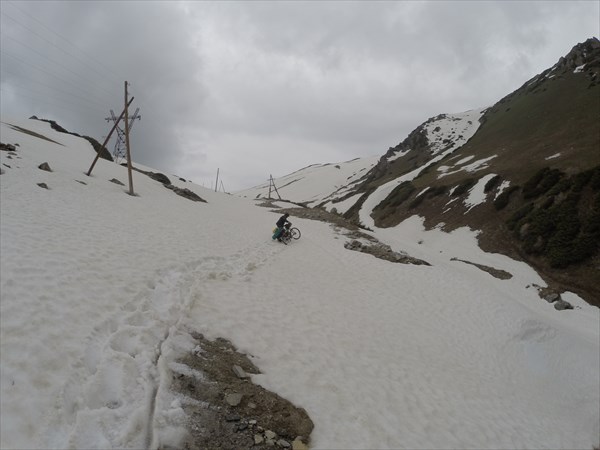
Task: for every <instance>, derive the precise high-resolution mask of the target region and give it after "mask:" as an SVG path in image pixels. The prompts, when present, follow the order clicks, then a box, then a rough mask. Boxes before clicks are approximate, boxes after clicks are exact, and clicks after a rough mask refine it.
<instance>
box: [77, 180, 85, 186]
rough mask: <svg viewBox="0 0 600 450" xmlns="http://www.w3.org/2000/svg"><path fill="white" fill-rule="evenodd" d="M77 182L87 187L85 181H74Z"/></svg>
mask: <svg viewBox="0 0 600 450" xmlns="http://www.w3.org/2000/svg"><path fill="white" fill-rule="evenodd" d="M75 181H77V182H78V183H79V184H85V185H86V186H87V183H86V182H85V181H81V180H75Z"/></svg>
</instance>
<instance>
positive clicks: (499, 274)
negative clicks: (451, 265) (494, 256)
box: [450, 258, 513, 280]
mask: <svg viewBox="0 0 600 450" xmlns="http://www.w3.org/2000/svg"><path fill="white" fill-rule="evenodd" d="M450 261H460V262H464V263H465V264H470V265H472V266H475V267H477V268H478V269H480V270H483V271H484V272H487V273H489V274H490V275H491V276H493V277H494V278H498V279H500V280H510V279H511V278H512V277H513V276H512V274H511V273H510V272H507V271H506V270H502V269H496V268H494V267H490V266H484V265H483V264H477V263H474V262H471V261H465V260H464V259H458V258H450Z"/></svg>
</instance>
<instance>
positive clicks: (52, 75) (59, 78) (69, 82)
mask: <svg viewBox="0 0 600 450" xmlns="http://www.w3.org/2000/svg"><path fill="white" fill-rule="evenodd" d="M0 53H1V54H2V55H5V56H8V57H10V58H13V59H15V60H16V61H19V62H20V63H22V64H25V65H27V66H30V67H33V68H34V69H37V70H39V71H41V72H44V73H46V74H47V75H50V76H51V77H54V78H56V79H57V80H59V81H62V82H64V83H67V84H69V85H73V86H75V87H78V88H79V89H81V90H83V91H87V89H86V88H82V87H81V86H77V85H75V84H74V83H72V82H71V81H69V80H65V79H64V78H61V77H59V76H57V75H55V74H52V73H50V72H48V71H47V70H45V69H42V68H40V67H37V66H35V65H34V64H31V63H29V62H27V61H23V60H22V59H20V58H18V57H16V56H14V55H11V54H10V53H6V51H4V50H0ZM73 95H75V94H73ZM89 101H90V102H92V103H96V104H97V105H98V106H104V105H102V104H100V103H98V102H96V101H93V100H89Z"/></svg>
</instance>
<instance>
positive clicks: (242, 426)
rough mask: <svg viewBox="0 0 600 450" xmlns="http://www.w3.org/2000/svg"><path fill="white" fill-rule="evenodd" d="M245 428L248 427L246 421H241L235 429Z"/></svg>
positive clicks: (242, 429)
mask: <svg viewBox="0 0 600 450" xmlns="http://www.w3.org/2000/svg"><path fill="white" fill-rule="evenodd" d="M246 428H248V424H247V423H246V422H242V423H240V424H238V427H237V430H238V431H244V430H245V429H246Z"/></svg>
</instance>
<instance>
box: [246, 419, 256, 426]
mask: <svg viewBox="0 0 600 450" xmlns="http://www.w3.org/2000/svg"><path fill="white" fill-rule="evenodd" d="M248 423H249V424H250V425H256V420H254V419H252V420H249V421H248Z"/></svg>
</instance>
